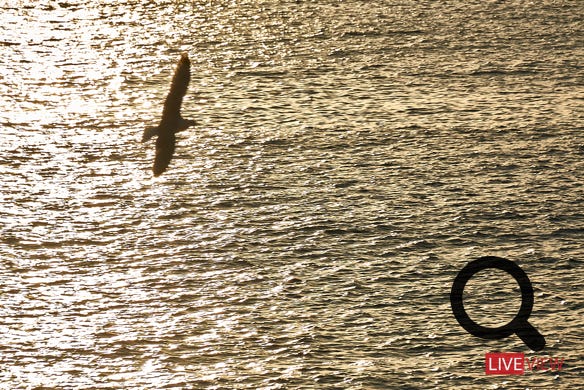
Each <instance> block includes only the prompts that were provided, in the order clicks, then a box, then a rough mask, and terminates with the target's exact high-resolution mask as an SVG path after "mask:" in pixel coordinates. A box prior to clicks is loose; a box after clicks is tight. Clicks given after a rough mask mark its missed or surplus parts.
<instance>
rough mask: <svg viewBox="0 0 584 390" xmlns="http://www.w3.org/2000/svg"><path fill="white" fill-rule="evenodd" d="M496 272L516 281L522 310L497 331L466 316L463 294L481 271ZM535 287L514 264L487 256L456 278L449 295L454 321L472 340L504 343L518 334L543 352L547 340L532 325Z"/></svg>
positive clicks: (531, 345) (533, 347) (530, 346)
mask: <svg viewBox="0 0 584 390" xmlns="http://www.w3.org/2000/svg"><path fill="white" fill-rule="evenodd" d="M488 268H496V269H500V270H502V271H505V272H507V273H508V274H510V275H511V276H513V278H514V279H515V280H516V281H517V283H518V284H519V287H520V288H521V307H520V308H519V312H518V313H517V314H516V315H515V317H514V318H513V319H512V320H511V321H510V322H509V323H507V324H505V325H503V326H500V327H498V328H488V327H485V326H481V325H479V324H477V323H476V322H474V321H473V320H472V319H471V318H470V317H469V316H468V314H467V313H466V310H465V309H464V303H463V302H462V294H463V292H464V288H465V286H466V283H467V282H468V281H469V280H470V279H471V278H472V277H473V276H474V275H475V274H476V273H477V272H479V271H482V270H484V269H488ZM533 301H534V299H533V286H532V285H531V282H530V281H529V278H528V277H527V274H526V273H525V272H524V271H523V270H522V269H521V268H520V267H519V266H518V265H517V264H515V263H514V262H512V261H511V260H507V259H504V258H502V257H497V256H484V257H481V258H478V259H477V260H474V261H471V262H470V263H468V264H467V265H466V266H465V267H464V268H463V269H462V270H461V271H460V272H459V273H458V275H456V278H455V279H454V282H453V283H452V290H451V291H450V304H451V306H452V312H453V313H454V317H455V318H456V320H457V321H458V323H459V324H460V326H462V327H463V328H464V330H466V331H467V332H468V333H470V334H472V335H473V336H476V337H480V338H483V339H490V340H493V339H503V338H505V337H508V336H510V335H512V334H513V333H515V334H516V335H517V336H519V338H520V339H521V340H522V341H523V342H524V343H525V345H527V346H528V347H529V348H530V349H531V350H533V351H541V350H542V349H543V348H544V347H545V338H544V337H543V336H542V335H541V333H539V332H538V331H537V329H535V328H534V327H533V326H532V325H531V324H530V323H529V322H528V319H529V316H530V315H531V311H532V309H533Z"/></svg>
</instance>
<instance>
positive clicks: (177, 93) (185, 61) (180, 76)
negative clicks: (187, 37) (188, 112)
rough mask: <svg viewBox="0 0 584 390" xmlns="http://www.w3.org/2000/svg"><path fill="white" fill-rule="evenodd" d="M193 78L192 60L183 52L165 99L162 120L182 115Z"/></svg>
mask: <svg viewBox="0 0 584 390" xmlns="http://www.w3.org/2000/svg"><path fill="white" fill-rule="evenodd" d="M190 80H191V61H190V60H189V56H188V54H187V53H183V54H182V55H181V57H180V60H179V61H178V65H177V66H176V70H175V72H174V76H173V77H172V84H171V85H170V91H169V92H168V96H167V97H166V100H165V101H164V110H163V111H162V120H163V121H164V120H165V119H167V120H168V119H170V118H179V117H180V106H181V104H182V100H183V97H184V96H185V93H186V92H187V88H188V86H189V81H190Z"/></svg>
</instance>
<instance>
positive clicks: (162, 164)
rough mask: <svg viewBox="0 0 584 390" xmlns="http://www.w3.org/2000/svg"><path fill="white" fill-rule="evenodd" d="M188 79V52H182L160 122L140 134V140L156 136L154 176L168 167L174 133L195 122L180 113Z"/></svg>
mask: <svg viewBox="0 0 584 390" xmlns="http://www.w3.org/2000/svg"><path fill="white" fill-rule="evenodd" d="M190 80H191V61H190V60H189V56H188V54H187V53H183V54H182V55H181V57H180V60H179V61H178V65H177V66H176V70H175V72H174V76H173V77H172V84H171V85H170V92H168V96H167V97H166V100H165V101H164V109H163V111H162V119H161V120H160V124H159V125H158V126H148V127H146V129H144V134H143V136H142V142H146V141H148V140H149V139H150V138H152V137H154V136H158V138H157V139H156V156H155V157H154V165H153V166H152V172H154V176H159V175H160V174H162V173H163V172H164V171H165V170H166V168H167V167H168V164H170V160H171V159H172V155H173V154H174V146H175V143H176V136H175V134H176V133H178V132H179V131H183V130H186V129H187V128H188V127H190V126H194V125H195V124H196V122H195V121H194V120H191V119H184V118H183V117H182V116H181V115H180V107H181V105H182V100H183V97H184V96H185V93H186V92H187V87H188V86H189V81H190Z"/></svg>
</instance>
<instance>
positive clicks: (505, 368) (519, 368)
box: [485, 352, 525, 375]
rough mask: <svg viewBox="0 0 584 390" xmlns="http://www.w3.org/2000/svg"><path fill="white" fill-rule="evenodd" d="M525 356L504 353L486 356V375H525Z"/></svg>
mask: <svg viewBox="0 0 584 390" xmlns="http://www.w3.org/2000/svg"><path fill="white" fill-rule="evenodd" d="M524 371H525V356H524V355H523V353H521V352H502V353H487V354H485V374H487V375H523V372H524Z"/></svg>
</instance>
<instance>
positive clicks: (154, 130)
mask: <svg viewBox="0 0 584 390" xmlns="http://www.w3.org/2000/svg"><path fill="white" fill-rule="evenodd" d="M155 135H158V126H148V127H146V128H145V129H144V134H143V135H142V142H146V141H148V140H149V139H150V138H152V137H154V136H155Z"/></svg>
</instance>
